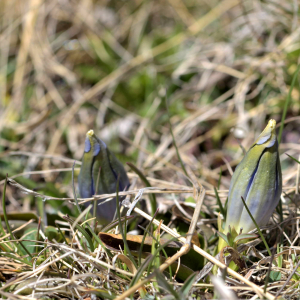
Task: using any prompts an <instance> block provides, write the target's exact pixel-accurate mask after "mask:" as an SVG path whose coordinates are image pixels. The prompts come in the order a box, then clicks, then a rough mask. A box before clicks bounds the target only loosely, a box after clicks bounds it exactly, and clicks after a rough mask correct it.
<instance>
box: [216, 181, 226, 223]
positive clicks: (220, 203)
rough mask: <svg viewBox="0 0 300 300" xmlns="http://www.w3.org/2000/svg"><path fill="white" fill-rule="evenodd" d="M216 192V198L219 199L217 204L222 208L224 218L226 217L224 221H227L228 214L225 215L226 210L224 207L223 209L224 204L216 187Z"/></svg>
mask: <svg viewBox="0 0 300 300" xmlns="http://www.w3.org/2000/svg"><path fill="white" fill-rule="evenodd" d="M214 191H215V195H216V198H217V202H218V205H219V208H220V212H221V214H222V215H223V217H224V220H225V221H226V219H225V218H226V214H225V209H224V207H223V205H222V202H221V200H220V197H219V194H218V191H217V189H216V188H215V187H214Z"/></svg>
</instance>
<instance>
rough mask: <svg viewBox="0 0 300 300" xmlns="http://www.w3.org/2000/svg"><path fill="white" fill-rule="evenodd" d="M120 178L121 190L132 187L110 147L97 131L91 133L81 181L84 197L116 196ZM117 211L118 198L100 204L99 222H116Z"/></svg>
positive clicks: (89, 133)
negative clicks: (96, 134)
mask: <svg viewBox="0 0 300 300" xmlns="http://www.w3.org/2000/svg"><path fill="white" fill-rule="evenodd" d="M99 172H100V174H99ZM118 176H119V191H123V190H125V189H126V188H127V187H128V186H129V180H128V177H127V174H126V171H125V169H124V167H123V165H122V164H121V162H120V161H119V160H118V159H117V158H116V157H115V155H114V154H113V153H112V152H110V151H109V149H108V148H107V146H106V144H105V143H104V142H103V141H101V140H100V139H98V138H97V137H96V136H95V134H94V131H93V130H90V131H88V132H87V134H86V139H85V147H84V153H83V158H82V165H81V169H80V174H79V178H78V185H79V194H80V197H82V198H90V197H92V196H93V195H101V194H111V193H115V192H116V186H117V179H118ZM96 189H97V190H96ZM100 201H101V202H102V201H104V200H99V201H98V203H99V202H100ZM115 211H116V199H113V200H111V201H109V202H107V203H105V204H102V205H97V220H98V222H99V223H100V224H102V225H105V224H108V223H109V222H111V221H112V220H113V217H114V214H115Z"/></svg>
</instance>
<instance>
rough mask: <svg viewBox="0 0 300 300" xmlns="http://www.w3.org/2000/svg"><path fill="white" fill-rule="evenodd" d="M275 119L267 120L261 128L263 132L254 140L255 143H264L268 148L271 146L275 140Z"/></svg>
mask: <svg viewBox="0 0 300 300" xmlns="http://www.w3.org/2000/svg"><path fill="white" fill-rule="evenodd" d="M275 129H276V121H275V120H273V119H271V120H270V121H269V122H268V125H267V126H266V128H265V129H264V130H263V132H262V133H261V134H260V135H259V137H258V139H257V140H256V142H255V144H258V145H262V144H264V145H265V147H267V148H269V147H272V146H273V145H274V143H275V141H276V131H275Z"/></svg>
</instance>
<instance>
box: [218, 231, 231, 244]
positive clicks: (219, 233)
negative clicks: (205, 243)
mask: <svg viewBox="0 0 300 300" xmlns="http://www.w3.org/2000/svg"><path fill="white" fill-rule="evenodd" d="M217 233H218V235H219V237H221V238H222V239H223V240H224V241H225V242H226V243H227V245H229V242H228V239H227V236H226V235H225V234H224V233H222V232H219V231H218V232H217Z"/></svg>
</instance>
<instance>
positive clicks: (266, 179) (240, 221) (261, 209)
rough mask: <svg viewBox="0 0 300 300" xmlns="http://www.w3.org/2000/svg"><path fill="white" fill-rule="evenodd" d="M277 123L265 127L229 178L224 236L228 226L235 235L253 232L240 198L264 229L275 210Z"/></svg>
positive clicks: (278, 189)
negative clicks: (240, 232)
mask: <svg viewBox="0 0 300 300" xmlns="http://www.w3.org/2000/svg"><path fill="white" fill-rule="evenodd" d="M275 127H276V121H275V120H270V121H269V123H268V125H267V127H266V128H265V129H264V131H263V132H262V133H261V134H260V135H259V137H258V139H257V140H256V142H255V143H254V144H253V145H252V146H251V148H250V149H249V151H248V152H247V153H246V155H245V157H244V158H243V160H242V161H241V162H240V163H239V165H238V166H237V167H236V170H235V172H234V174H233V176H232V179H231V183H230V189H229V195H228V208H227V217H226V224H225V228H224V232H228V226H229V225H230V226H231V227H234V228H235V230H236V231H237V232H239V231H240V229H241V228H242V229H243V233H247V232H249V231H251V230H253V229H255V224H254V223H253V222H252V220H251V217H250V216H249V214H248V212H247V210H246V209H245V207H244V205H243V202H242V200H241V197H243V198H244V200H245V202H246V204H247V206H248V208H249V210H250V212H251V214H252V216H253V217H254V219H255V221H256V222H257V224H258V225H259V226H263V225H265V224H266V223H267V222H268V221H269V219H270V217H271V215H272V214H273V211H274V209H275V208H276V206H277V204H278V202H279V199H280V195H281V191H282V177H281V167H280V161H279V153H278V142H277V139H276V132H275Z"/></svg>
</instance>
